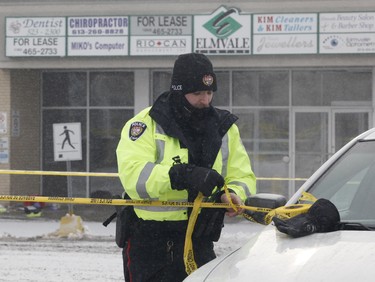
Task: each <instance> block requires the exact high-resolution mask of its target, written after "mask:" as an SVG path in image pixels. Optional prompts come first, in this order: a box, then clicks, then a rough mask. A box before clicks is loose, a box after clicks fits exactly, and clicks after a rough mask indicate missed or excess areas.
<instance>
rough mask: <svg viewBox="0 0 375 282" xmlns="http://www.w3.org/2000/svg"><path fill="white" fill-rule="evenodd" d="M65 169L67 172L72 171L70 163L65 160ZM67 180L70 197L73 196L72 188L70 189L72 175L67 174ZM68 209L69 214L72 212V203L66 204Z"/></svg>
mask: <svg viewBox="0 0 375 282" xmlns="http://www.w3.org/2000/svg"><path fill="white" fill-rule="evenodd" d="M66 170H67V171H68V172H71V171H72V165H71V162H70V161H67V162H66ZM67 181H68V197H69V198H72V197H73V190H72V177H71V176H70V175H68V176H67ZM68 211H69V214H70V215H72V214H73V204H68Z"/></svg>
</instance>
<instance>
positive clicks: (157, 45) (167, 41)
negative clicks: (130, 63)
mask: <svg viewBox="0 0 375 282" xmlns="http://www.w3.org/2000/svg"><path fill="white" fill-rule="evenodd" d="M130 23H131V24H130V26H131V35H132V36H131V38H130V54H131V55H135V56H137V55H142V56H144V55H147V56H148V55H155V56H157V55H179V54H181V53H190V52H191V50H192V42H191V38H192V16H181V15H171V16H134V17H130Z"/></svg>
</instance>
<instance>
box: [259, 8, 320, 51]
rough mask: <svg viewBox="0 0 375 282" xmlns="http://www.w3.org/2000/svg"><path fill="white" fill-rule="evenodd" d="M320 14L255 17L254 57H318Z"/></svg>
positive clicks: (261, 15) (260, 15)
mask: <svg viewBox="0 0 375 282" xmlns="http://www.w3.org/2000/svg"><path fill="white" fill-rule="evenodd" d="M317 25H318V24H317V14H257V15H253V35H254V37H253V40H254V43H253V46H254V47H253V54H315V53H316V52H317Z"/></svg>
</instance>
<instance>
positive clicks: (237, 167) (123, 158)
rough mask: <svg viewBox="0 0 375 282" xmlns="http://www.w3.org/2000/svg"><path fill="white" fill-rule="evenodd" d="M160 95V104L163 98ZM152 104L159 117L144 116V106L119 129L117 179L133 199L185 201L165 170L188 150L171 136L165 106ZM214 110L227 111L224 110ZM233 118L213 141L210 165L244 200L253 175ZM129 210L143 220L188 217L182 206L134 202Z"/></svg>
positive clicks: (250, 191)
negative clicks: (215, 149)
mask: <svg viewBox="0 0 375 282" xmlns="http://www.w3.org/2000/svg"><path fill="white" fill-rule="evenodd" d="M164 96H165V97H166V95H164ZM165 97H164V98H165ZM159 100H160V99H159ZM161 100H162V103H164V104H165V103H166V100H167V99H164V100H163V99H161ZM156 104H157V102H156ZM159 104H160V103H159ZM153 108H160V109H159V110H160V111H158V113H159V114H160V115H161V116H162V118H156V119H157V120H158V123H157V122H156V121H155V117H158V116H160V115H159V114H152V113H151V115H150V110H151V112H152V111H153V110H154V109H152V108H151V107H149V108H146V109H144V110H143V111H141V112H140V113H138V114H137V115H136V116H134V117H133V118H132V119H130V120H129V121H128V122H127V123H126V124H125V126H124V128H123V129H122V132H121V139H120V142H119V144H118V146H117V150H116V154H117V162H118V172H119V177H120V180H121V183H122V185H123V187H124V189H125V192H126V193H127V194H128V195H129V196H130V198H132V199H133V200H144V199H146V200H159V201H181V202H186V201H187V198H188V193H187V191H186V190H181V191H177V190H173V189H172V188H171V183H170V179H169V174H168V172H169V169H170V168H171V166H172V165H173V162H174V161H173V158H174V157H176V156H179V157H180V159H181V162H182V163H188V161H189V159H188V149H187V148H185V147H184V146H181V144H180V140H179V138H176V134H175V132H176V129H171V128H172V126H171V124H172V125H173V123H172V122H171V121H172V119H173V118H172V117H171V116H170V115H169V113H168V111H165V107H164V108H163V107H158V106H156V105H155V104H154V106H153ZM216 110H217V111H219V112H221V111H222V112H226V113H227V114H229V112H227V111H224V110H219V109H216ZM154 112H155V111H154ZM230 115H231V114H230ZM151 116H153V117H154V118H153V117H151ZM232 116H233V115H232ZM235 119H237V118H235ZM235 119H234V121H235ZM234 121H233V122H231V123H230V124H229V125H228V126H227V129H225V132H222V133H221V135H223V136H222V139H221V142H220V143H221V146H220V143H219V146H220V147H218V153H217V154H215V156H214V158H213V161H214V162H213V164H212V165H211V168H212V169H215V170H216V171H218V172H219V173H220V174H221V175H222V176H223V177H224V179H225V183H226V185H227V186H228V188H230V189H232V190H233V191H234V192H235V193H236V194H237V195H238V196H240V197H241V198H242V200H243V201H244V200H245V199H246V198H247V197H248V196H250V195H251V194H255V193H256V178H255V175H254V173H253V171H252V169H251V164H250V159H249V156H248V154H247V152H246V150H245V148H244V146H243V144H242V141H241V139H240V134H239V130H238V127H237V126H236V125H235V124H234ZM177 135H178V134H177ZM134 211H135V213H136V214H137V216H138V217H139V218H142V219H144V220H158V221H164V220H170V221H175V220H187V219H188V215H187V208H185V207H151V206H144V207H143V206H135V207H134Z"/></svg>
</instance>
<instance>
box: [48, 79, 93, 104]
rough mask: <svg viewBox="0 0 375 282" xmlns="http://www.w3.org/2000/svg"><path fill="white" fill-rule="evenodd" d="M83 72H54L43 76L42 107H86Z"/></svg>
mask: <svg viewBox="0 0 375 282" xmlns="http://www.w3.org/2000/svg"><path fill="white" fill-rule="evenodd" d="M86 77H87V75H86V73H84V72H55V73H45V74H44V75H43V86H42V91H43V107H63V106H66V107H69V106H70V107H79V106H86V101H87V99H86V98H87V96H86V93H87V90H86V89H87V87H86V85H87V83H86Z"/></svg>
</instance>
